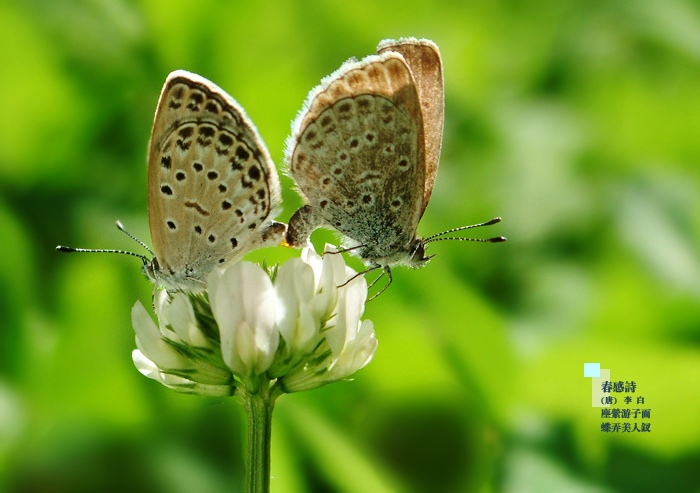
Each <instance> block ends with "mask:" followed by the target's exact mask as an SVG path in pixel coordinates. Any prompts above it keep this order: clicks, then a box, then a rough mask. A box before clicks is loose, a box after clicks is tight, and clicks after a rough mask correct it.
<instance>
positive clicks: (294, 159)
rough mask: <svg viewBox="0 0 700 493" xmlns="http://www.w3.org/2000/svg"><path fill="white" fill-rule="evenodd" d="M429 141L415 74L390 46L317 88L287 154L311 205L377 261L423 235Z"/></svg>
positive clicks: (344, 68)
mask: <svg viewBox="0 0 700 493" xmlns="http://www.w3.org/2000/svg"><path fill="white" fill-rule="evenodd" d="M423 143H424V137H423V122H422V117H421V109H420V104H419V95H418V92H417V90H416V85H415V82H414V80H413V76H412V75H411V71H410V69H409V67H408V65H407V64H406V62H405V60H404V58H403V57H402V56H401V55H400V54H399V53H395V52H387V53H383V54H381V55H373V56H369V57H367V58H365V59H363V60H362V61H360V62H357V61H354V60H350V61H348V62H346V63H345V64H344V65H343V66H342V67H341V68H340V69H339V70H338V71H336V72H335V73H333V74H331V75H330V76H328V77H327V78H326V79H324V80H323V81H322V82H321V85H320V86H319V87H317V88H316V89H314V90H312V91H311V93H310V94H309V96H308V98H307V101H306V103H305V105H304V107H303V108H302V111H301V113H300V114H299V116H298V117H297V119H296V121H295V122H294V124H293V130H292V135H291V136H290V138H289V140H288V141H287V153H286V159H287V163H288V167H289V171H290V173H291V174H292V176H293V177H294V179H295V181H296V183H297V185H298V187H299V189H300V191H301V192H302V194H303V195H304V196H305V197H306V199H307V201H308V203H309V205H308V206H307V207H306V209H309V210H313V214H314V215H315V216H316V217H320V218H321V219H322V222H323V223H324V224H326V225H329V226H331V227H333V228H335V229H336V230H338V231H340V232H341V233H343V234H344V235H345V236H347V237H348V238H350V239H351V240H352V243H354V244H355V245H362V247H361V249H360V250H359V251H360V256H361V257H363V258H365V259H367V260H370V261H371V262H373V263H376V262H377V261H378V260H380V259H383V258H387V257H391V256H393V255H396V254H400V255H405V250H406V249H407V248H408V245H409V244H410V243H411V240H412V239H413V237H414V236H415V230H416V227H417V225H418V221H419V220H420V215H421V211H422V210H423V209H424V206H423V188H424V187H423V184H424V182H425V169H424V166H423V165H422V163H423V161H424V160H425V156H424V151H425V149H424V145H423ZM291 222H292V221H290V223H291ZM313 226H315V225H313ZM290 229H292V226H291V224H290ZM307 229H308V228H307Z"/></svg>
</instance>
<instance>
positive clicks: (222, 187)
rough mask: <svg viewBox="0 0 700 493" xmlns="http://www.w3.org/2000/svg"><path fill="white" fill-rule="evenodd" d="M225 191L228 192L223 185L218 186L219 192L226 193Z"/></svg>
mask: <svg viewBox="0 0 700 493" xmlns="http://www.w3.org/2000/svg"><path fill="white" fill-rule="evenodd" d="M226 190H228V188H226V185H224V184H223V183H220V184H219V192H221V193H226Z"/></svg>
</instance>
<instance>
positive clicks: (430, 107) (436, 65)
mask: <svg viewBox="0 0 700 493" xmlns="http://www.w3.org/2000/svg"><path fill="white" fill-rule="evenodd" d="M387 52H396V53H400V54H401V55H402V56H403V58H404V60H406V63H407V64H408V66H409V68H410V69H411V73H412V74H413V79H414V80H415V82H416V87H417V88H418V97H419V99H420V106H421V112H422V116H423V130H424V137H425V189H424V193H423V208H422V210H421V216H422V215H423V212H424V211H425V208H426V207H427V205H428V201H429V200H430V195H431V194H432V192H433V185H434V184H435V177H436V175H437V170H438V164H439V161H440V149H441V148H442V131H443V125H444V114H445V96H444V87H443V86H444V83H443V73H442V58H441V57H440V50H439V49H438V47H437V45H436V44H435V43H433V42H432V41H430V40H427V39H420V40H419V39H415V38H407V39H400V40H398V41H397V40H385V41H382V42H381V43H380V44H379V47H378V53H380V54H381V53H387Z"/></svg>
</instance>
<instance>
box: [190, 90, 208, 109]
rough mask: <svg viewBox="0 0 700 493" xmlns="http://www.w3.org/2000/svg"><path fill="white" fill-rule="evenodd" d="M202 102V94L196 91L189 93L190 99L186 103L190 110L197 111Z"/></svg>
mask: <svg viewBox="0 0 700 493" xmlns="http://www.w3.org/2000/svg"><path fill="white" fill-rule="evenodd" d="M203 102H204V95H203V94H201V93H198V92H193V93H192V94H190V101H189V102H188V103H187V108H188V109H190V110H192V111H199V107H200V105H201V104H202V103H203Z"/></svg>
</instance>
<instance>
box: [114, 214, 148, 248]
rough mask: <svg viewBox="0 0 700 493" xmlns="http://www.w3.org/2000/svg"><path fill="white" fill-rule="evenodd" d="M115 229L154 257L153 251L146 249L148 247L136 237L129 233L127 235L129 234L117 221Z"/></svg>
mask: <svg viewBox="0 0 700 493" xmlns="http://www.w3.org/2000/svg"><path fill="white" fill-rule="evenodd" d="M117 228H118V229H119V231H121V232H122V233H125V234H126V235H127V236H128V237H129V238H131V239H132V240H134V241H135V242H136V243H138V244H139V245H141V246H142V247H144V248H145V249H146V251H148V253H150V254H151V255H155V254H154V253H153V251H152V250H151V249H150V248H148V245H146V244H145V243H144V242H143V241H141V240H140V239H138V238H137V237H136V236H134V235H132V234H131V233H129V232H128V231H127V230H126V228H124V225H123V224H122V222H121V221H117Z"/></svg>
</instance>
